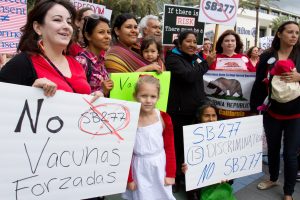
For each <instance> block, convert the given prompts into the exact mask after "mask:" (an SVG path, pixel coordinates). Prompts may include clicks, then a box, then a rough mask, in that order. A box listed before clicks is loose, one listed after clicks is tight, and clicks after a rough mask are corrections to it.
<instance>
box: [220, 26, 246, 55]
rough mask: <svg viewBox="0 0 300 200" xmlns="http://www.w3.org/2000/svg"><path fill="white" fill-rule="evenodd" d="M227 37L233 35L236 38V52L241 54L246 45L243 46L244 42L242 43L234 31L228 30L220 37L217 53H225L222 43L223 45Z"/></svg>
mask: <svg viewBox="0 0 300 200" xmlns="http://www.w3.org/2000/svg"><path fill="white" fill-rule="evenodd" d="M227 35H233V36H234V37H235V41H236V47H235V50H234V52H235V53H241V52H242V50H243V46H244V45H243V42H242V40H241V38H240V36H239V35H238V34H237V33H236V32H235V31H234V30H226V31H224V32H223V33H222V35H221V36H220V37H219V39H218V41H217V44H216V52H217V53H219V54H220V53H223V48H222V43H223V40H224V38H225V37H226V36H227Z"/></svg>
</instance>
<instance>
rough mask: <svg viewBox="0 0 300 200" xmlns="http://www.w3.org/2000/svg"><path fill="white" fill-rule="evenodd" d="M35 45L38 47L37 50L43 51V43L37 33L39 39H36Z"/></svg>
mask: <svg viewBox="0 0 300 200" xmlns="http://www.w3.org/2000/svg"><path fill="white" fill-rule="evenodd" d="M37 46H38V48H39V50H40V51H41V53H42V54H44V53H45V47H44V44H43V38H42V36H41V35H39V39H38V41H37Z"/></svg>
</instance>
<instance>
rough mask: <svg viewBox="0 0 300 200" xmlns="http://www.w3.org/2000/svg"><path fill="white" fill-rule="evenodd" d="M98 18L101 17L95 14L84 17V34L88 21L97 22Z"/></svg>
mask: <svg viewBox="0 0 300 200" xmlns="http://www.w3.org/2000/svg"><path fill="white" fill-rule="evenodd" d="M100 17H101V16H100V15H97V14H91V15H89V16H86V17H84V21H85V24H84V28H83V30H84V32H86V26H87V24H88V22H89V19H94V20H97V19H99V18H100Z"/></svg>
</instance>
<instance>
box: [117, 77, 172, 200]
mask: <svg viewBox="0 0 300 200" xmlns="http://www.w3.org/2000/svg"><path fill="white" fill-rule="evenodd" d="M159 93H160V84H159V80H158V79H156V78H155V77H153V76H150V75H143V76H140V78H139V80H138V82H137V84H136V87H135V93H134V97H135V99H136V101H138V102H140V103H141V111H140V116H139V121H138V129H137V134H136V140H135V145H134V149H133V157H132V162H131V168H130V171H129V177H128V184H127V191H126V192H125V193H123V194H122V197H123V198H124V199H130V200H148V199H149V200H150V199H151V200H155V199H156V200H159V199H164V200H175V198H174V196H173V194H172V185H173V184H174V183H175V174H176V158H175V150H174V138H173V125H172V121H171V118H170V116H169V115H168V114H166V113H164V112H161V111H159V110H157V109H156V108H155V105H156V103H157V101H158V98H159Z"/></svg>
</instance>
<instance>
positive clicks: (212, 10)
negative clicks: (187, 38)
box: [198, 0, 239, 26]
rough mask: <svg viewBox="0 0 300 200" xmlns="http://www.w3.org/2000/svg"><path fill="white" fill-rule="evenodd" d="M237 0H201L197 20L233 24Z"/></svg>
mask: <svg viewBox="0 0 300 200" xmlns="http://www.w3.org/2000/svg"><path fill="white" fill-rule="evenodd" d="M238 5H239V0H202V1H201V3H200V11H199V18H198V20H199V22H207V23H213V24H223V25H228V26H234V25H235V23H236V17H237V10H238Z"/></svg>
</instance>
